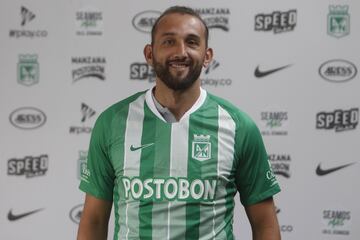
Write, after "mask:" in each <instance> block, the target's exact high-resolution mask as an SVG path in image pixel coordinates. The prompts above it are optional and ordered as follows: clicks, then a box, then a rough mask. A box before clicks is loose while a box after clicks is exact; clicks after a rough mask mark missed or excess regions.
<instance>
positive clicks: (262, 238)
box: [245, 197, 281, 240]
mask: <svg viewBox="0 0 360 240" xmlns="http://www.w3.org/2000/svg"><path fill="white" fill-rule="evenodd" d="M245 211H246V214H247V216H248V218H249V222H250V225H251V229H252V234H253V240H280V239H281V236H280V229H279V223H278V220H277V217H276V212H275V206H274V201H273V198H272V197H270V198H268V199H266V200H264V201H261V202H259V203H256V204H253V205H249V206H246V207H245Z"/></svg>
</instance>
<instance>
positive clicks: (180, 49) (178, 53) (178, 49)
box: [174, 42, 187, 58]
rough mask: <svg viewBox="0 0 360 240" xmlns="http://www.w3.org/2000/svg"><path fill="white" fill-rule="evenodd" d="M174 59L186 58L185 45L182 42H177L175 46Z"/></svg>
mask: <svg viewBox="0 0 360 240" xmlns="http://www.w3.org/2000/svg"><path fill="white" fill-rule="evenodd" d="M174 53H175V54H174V57H177V58H182V57H186V56H187V52H186V45H185V43H184V42H178V43H177V44H176V45H175V52H174Z"/></svg>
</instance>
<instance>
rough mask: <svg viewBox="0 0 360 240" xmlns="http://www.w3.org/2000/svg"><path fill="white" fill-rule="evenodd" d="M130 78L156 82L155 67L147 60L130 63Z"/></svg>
mask: <svg viewBox="0 0 360 240" xmlns="http://www.w3.org/2000/svg"><path fill="white" fill-rule="evenodd" d="M130 79H131V80H147V81H149V82H154V81H155V79H156V74H155V72H154V69H153V68H152V67H151V66H150V65H148V64H147V63H146V62H142V63H139V62H135V63H132V64H131V65H130Z"/></svg>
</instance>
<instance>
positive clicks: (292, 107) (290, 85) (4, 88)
mask: <svg viewBox="0 0 360 240" xmlns="http://www.w3.org/2000/svg"><path fill="white" fill-rule="evenodd" d="M175 4H180V5H187V6H191V7H193V8H195V9H196V10H197V11H198V12H199V13H200V14H201V15H202V16H203V17H204V19H205V20H206V22H207V23H208V26H209V28H210V46H211V47H213V49H214V53H215V56H214V60H213V62H212V63H211V64H210V67H209V68H208V69H206V70H204V71H203V73H202V77H201V78H202V83H203V87H204V88H205V89H207V90H208V91H209V92H211V93H213V94H216V95H218V96H221V97H224V98H226V99H228V100H230V101H231V102H233V103H234V104H235V105H237V106H238V107H239V108H241V109H242V110H244V111H245V112H247V113H248V114H249V115H250V116H251V117H252V118H253V119H254V120H255V122H256V123H257V124H258V126H259V128H260V130H261V132H262V134H263V138H264V141H265V144H266V147H267V151H268V154H269V160H270V162H271V164H272V167H273V170H274V172H275V173H276V175H277V178H278V180H279V182H280V184H281V187H282V192H281V193H280V194H278V195H277V196H276V197H275V201H276V206H277V211H278V213H277V214H278V218H279V221H280V225H281V232H282V237H283V239H285V240H303V239H311V240H321V239H347V240H350V239H351V240H357V239H360V228H359V226H360V219H359V218H360V209H359V201H360V182H359V169H360V164H359V161H360V157H359V156H360V132H359V126H358V121H359V106H360V79H359V74H358V72H357V67H358V66H359V65H360V47H359V42H360V2H359V1H357V0H346V1H345V0H336V1H335V0H317V1H310V0H306V1H289V0H273V1H265V0H263V1H241V0H240V1H239V0H228V1H212V0H211V1H210V0H207V1H160V0H157V1H145V0H142V1H139V0H132V1H124V0H122V1H114V0H107V1H95V0H92V1H91V0H87V1H81V0H73V1H45V0H30V1H24V0H22V1H20V0H2V1H1V2H0V50H1V51H0V78H1V79H0V239H4V240H19V239H33V240H48V239H59V240H60V239H75V236H76V231H77V228H78V221H79V217H80V215H81V209H82V205H81V204H82V202H83V200H84V194H83V193H82V192H80V191H79V190H78V185H79V172H80V170H81V168H83V167H84V166H85V162H86V156H87V148H88V143H89V137H90V133H91V129H92V126H93V124H94V122H95V120H96V118H97V117H98V116H99V114H100V113H101V112H102V111H103V110H104V109H106V108H107V107H108V106H110V105H111V104H113V103H115V102H117V101H119V100H121V99H123V98H125V97H127V96H129V95H131V94H133V93H134V92H137V91H141V90H145V89H148V88H150V87H151V86H152V85H153V80H154V74H153V72H152V70H151V69H150V68H149V67H148V66H147V65H146V64H145V60H144V57H143V54H142V51H143V47H144V45H145V44H146V43H148V42H149V41H150V34H149V31H150V29H151V26H152V24H153V22H154V20H155V19H156V17H157V16H159V14H160V12H161V11H163V10H164V9H166V8H167V7H169V6H170V5H175ZM236 202H237V206H236V210H235V217H234V232H235V235H236V238H237V239H250V236H251V232H250V226H249V224H248V221H247V218H246V215H245V213H244V210H243V208H242V206H241V205H240V204H239V199H238V197H237V199H236ZM27 213H31V214H28V215H24V214H27ZM112 226H113V224H112V223H111V228H112ZM111 231H112V230H111ZM111 237H112V232H110V234H109V239H111Z"/></svg>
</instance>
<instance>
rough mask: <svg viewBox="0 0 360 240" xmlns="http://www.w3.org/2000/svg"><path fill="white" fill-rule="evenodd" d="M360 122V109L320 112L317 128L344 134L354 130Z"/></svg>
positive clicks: (317, 118) (317, 115)
mask: <svg viewBox="0 0 360 240" xmlns="http://www.w3.org/2000/svg"><path fill="white" fill-rule="evenodd" d="M358 122H359V108H351V109H350V110H341V109H337V110H335V111H333V112H319V113H318V114H316V128H317V129H325V130H332V129H334V130H335V132H343V131H347V130H354V129H355V128H356V126H357V125H358Z"/></svg>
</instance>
